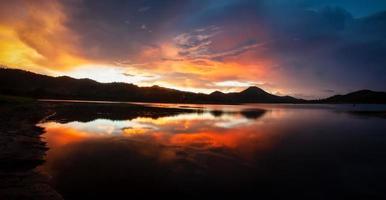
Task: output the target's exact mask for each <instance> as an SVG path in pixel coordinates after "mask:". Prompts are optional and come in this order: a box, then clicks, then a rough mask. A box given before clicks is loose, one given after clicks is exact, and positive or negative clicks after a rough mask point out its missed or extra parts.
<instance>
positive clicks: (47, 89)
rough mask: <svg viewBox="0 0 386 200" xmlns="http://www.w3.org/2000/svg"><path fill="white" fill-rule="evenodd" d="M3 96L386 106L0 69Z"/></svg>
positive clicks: (357, 98)
mask: <svg viewBox="0 0 386 200" xmlns="http://www.w3.org/2000/svg"><path fill="white" fill-rule="evenodd" d="M0 94H2V95H12V96H24V97H32V98H46V99H77V100H109V101H136V102H163V103H228V104H237V103H386V93H385V92H374V91H371V90H360V91H357V92H353V93H349V94H346V95H335V96H332V97H329V98H326V99H322V100H310V101H306V100H302V99H297V98H294V97H291V96H277V95H273V94H270V93H268V92H266V91H264V90H262V89H261V88H258V87H255V86H253V87H249V88H247V89H245V90H243V91H241V92H231V93H223V92H219V91H215V92H213V93H211V94H202V93H193V92H184V91H179V90H174V89H168V88H163V87H159V86H152V87H138V86H136V85H134V84H127V83H99V82H96V81H94V80H91V79H75V78H71V77H68V76H60V77H51V76H46V75H41V74H36V73H32V72H28V71H23V70H19V69H9V68H0Z"/></svg>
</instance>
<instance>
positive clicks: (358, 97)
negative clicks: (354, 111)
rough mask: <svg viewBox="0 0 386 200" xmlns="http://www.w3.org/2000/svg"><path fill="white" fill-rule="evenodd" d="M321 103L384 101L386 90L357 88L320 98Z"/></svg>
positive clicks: (379, 102) (378, 102)
mask: <svg viewBox="0 0 386 200" xmlns="http://www.w3.org/2000/svg"><path fill="white" fill-rule="evenodd" d="M320 102H321V103H372V104H381V103H386V92H375V91H371V90H359V91H356V92H351V93H348V94H345V95H335V96H332V97H329V98H326V99H322V100H320Z"/></svg>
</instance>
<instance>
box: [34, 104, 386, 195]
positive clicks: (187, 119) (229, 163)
mask: <svg viewBox="0 0 386 200" xmlns="http://www.w3.org/2000/svg"><path fill="white" fill-rule="evenodd" d="M66 117H68V116H66ZM90 119H92V117H91V118H90ZM383 120H384V119H368V118H366V117H356V116H353V115H350V114H348V113H342V112H336V111H334V110H331V109H326V108H307V107H306V108H304V107H295V108H288V107H281V106H277V107H274V106H267V107H264V109H260V108H259V109H255V110H253V109H252V110H251V109H250V110H245V108H242V109H239V110H237V109H235V107H232V109H229V110H220V111H218V110H210V109H208V110H205V111H203V112H190V113H181V114H176V115H172V116H164V117H153V118H152V117H145V116H137V117H134V118H132V119H130V120H111V119H103V118H98V117H97V116H96V117H95V119H93V120H90V121H71V119H66V120H65V121H63V120H48V121H46V122H44V123H41V124H39V125H40V126H41V127H44V128H45V134H44V135H43V140H44V141H46V142H47V146H48V147H49V150H48V152H47V156H46V162H45V164H44V165H42V166H40V167H39V169H38V170H40V171H41V172H43V173H45V174H48V175H49V176H50V177H51V178H52V182H53V184H54V185H55V187H56V188H57V189H58V190H59V191H60V192H61V193H62V194H64V197H66V198H68V199H72V198H75V197H76V198H77V197H79V194H80V193H82V192H86V193H87V194H88V195H89V194H90V193H91V194H93V195H95V196H97V197H100V196H102V197H111V195H122V194H123V195H127V194H130V195H141V196H142V195H145V196H146V195H147V196H148V195H159V194H167V195H170V193H173V195H177V196H178V194H183V195H187V194H188V195H190V196H200V195H203V194H207V193H210V194H216V191H217V192H219V191H221V192H222V193H223V194H222V195H226V194H228V193H229V194H240V192H241V193H242V194H245V195H247V194H249V195H250V194H253V195H256V194H257V193H259V194H261V195H263V196H264V195H271V192H272V191H271V190H272V188H275V190H280V191H282V193H280V194H278V196H279V197H282V195H284V194H287V193H292V191H294V188H293V187H295V185H296V184H298V185H300V186H301V187H303V188H308V187H310V186H309V185H308V183H309V179H310V178H312V180H313V181H314V184H317V185H319V184H320V185H323V184H326V183H328V182H330V181H335V182H340V181H341V180H340V178H341V177H340V175H339V174H340V172H339V171H338V169H339V168H340V167H342V166H344V165H346V164H345V163H351V162H352V160H351V159H353V158H355V156H358V155H356V153H358V150H356V151H352V150H350V149H361V150H362V151H363V152H365V153H363V154H366V153H370V154H371V153H372V150H371V149H372V148H375V146H372V145H373V141H372V140H373V137H371V135H372V134H380V133H382V132H383V131H384V130H386V127H385V125H384V124H383V125H381V124H382V123H383ZM363 133H366V134H368V135H365V134H363ZM343 143H344V145H343V146H342V145H341V144H343ZM370 144H371V145H370ZM369 149H370V150H369ZM361 155H362V154H361ZM379 166H382V164H381V165H379ZM326 167H327V168H330V170H331V169H332V172H328V173H327V171H325V168H326ZM371 167H372V166H371ZM334 170H335V171H334ZM352 170H353V171H352V173H359V174H361V170H360V168H358V169H357V168H356V167H355V166H354V168H353V169H352ZM358 170H359V171H358ZM375 172H377V170H374V173H375ZM335 173H336V174H335ZM349 173H351V172H349ZM360 176H361V175H360ZM350 184H351V183H350ZM350 184H349V185H348V186H347V185H342V188H345V189H347V188H351V187H354V186H352V185H350ZM329 187H330V186H329ZM329 187H328V188H327V189H326V188H325V190H330V189H331V191H333V190H335V189H336V188H335V186H331V187H332V188H329ZM355 187H356V186H355ZM316 188H318V187H316ZM316 188H309V189H310V191H309V192H310V194H312V195H314V194H316V193H320V192H324V191H323V190H324V189H323V190H319V189H316ZM366 190H367V189H365V191H366ZM224 191H225V193H224ZM147 192H150V193H149V194H147ZM312 195H311V196H312ZM91 196H92V195H91ZM95 196H92V197H95ZM306 196H307V195H306ZM80 197H86V196H82V195H81V196H80ZM87 197H90V196H87Z"/></svg>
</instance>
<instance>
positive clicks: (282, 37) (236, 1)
mask: <svg viewBox="0 0 386 200" xmlns="http://www.w3.org/2000/svg"><path fill="white" fill-rule="evenodd" d="M385 11H386V1H384V0H372V1H368V0H254V1H250V0H200V1H197V0H154V1H151V0H111V1H106V0H1V2H0V64H1V65H3V66H7V67H11V68H19V69H24V70H28V71H32V72H36V73H41V74H47V75H52V76H62V75H67V76H72V77H75V78H91V79H94V80H97V81H99V82H127V83H133V84H136V85H139V86H152V85H159V86H163V87H169V88H174V89H179V90H185V91H193V92H203V93H210V92H213V91H215V90H219V91H223V92H233V91H241V90H242V89H245V88H246V87H248V86H258V87H260V88H262V89H264V90H266V91H268V92H270V93H273V94H277V95H292V96H295V97H299V98H305V99H314V98H323V97H327V96H331V95H334V94H341V93H347V92H351V91H354V90H359V89H372V90H379V91H386V12H385Z"/></svg>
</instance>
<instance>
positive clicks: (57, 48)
mask: <svg viewBox="0 0 386 200" xmlns="http://www.w3.org/2000/svg"><path fill="white" fill-rule="evenodd" d="M16 2H17V3H16ZM16 2H9V3H4V4H2V6H1V7H0V9H1V11H0V12H3V11H6V10H10V9H11V10H13V11H14V14H13V16H14V17H13V18H12V19H10V18H9V17H6V18H2V19H0V26H1V27H2V28H1V32H2V33H3V34H7V36H6V37H7V39H6V40H1V42H0V48H1V49H3V50H4V51H8V52H13V53H15V55H14V56H11V57H6V56H1V62H2V63H3V64H7V65H11V66H13V65H16V66H18V65H27V66H35V67H43V66H44V67H47V68H50V69H55V70H57V69H65V68H68V67H72V66H76V65H78V64H82V63H85V62H86V59H85V58H84V57H83V56H82V52H81V50H80V49H79V48H78V47H77V45H76V43H77V42H78V38H77V37H76V35H74V34H73V32H72V31H71V30H70V29H68V27H67V26H66V24H65V23H66V22H67V20H68V18H67V15H66V10H65V8H64V7H63V6H62V4H61V3H60V2H59V1H55V0H53V1H40V0H38V1H16ZM15 5H17V6H15ZM43 10H44V12H42V11H43ZM5 13H8V14H11V13H9V11H6V12H5ZM14 58H15V59H14ZM18 59H20V60H22V62H18V61H17V60H18ZM19 67H20V66H19Z"/></svg>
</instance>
